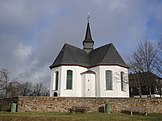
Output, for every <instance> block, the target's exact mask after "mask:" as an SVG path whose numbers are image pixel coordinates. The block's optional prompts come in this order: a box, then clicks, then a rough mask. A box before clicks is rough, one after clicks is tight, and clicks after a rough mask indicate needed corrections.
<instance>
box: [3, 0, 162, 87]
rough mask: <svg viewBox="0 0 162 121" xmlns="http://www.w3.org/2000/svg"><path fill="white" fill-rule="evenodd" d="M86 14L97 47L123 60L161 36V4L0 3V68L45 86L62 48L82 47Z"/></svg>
mask: <svg viewBox="0 0 162 121" xmlns="http://www.w3.org/2000/svg"><path fill="white" fill-rule="evenodd" d="M88 12H90V26H91V32H92V37H93V40H94V41H95V47H99V46H101V45H104V44H107V43H110V42H111V43H114V45H115V47H116V48H117V50H118V51H119V53H120V54H121V55H122V56H123V57H126V56H128V55H130V54H131V52H133V50H135V48H136V47H137V45H138V43H139V42H140V41H143V40H151V41H155V40H158V39H159V38H160V37H161V36H162V0H0V69H1V68H7V69H8V70H9V72H10V75H11V78H13V77H18V78H19V79H21V80H22V81H32V82H34V83H36V82H45V83H47V84H49V82H50V69H49V66H50V65H51V64H52V63H53V61H54V59H55V57H56V56H57V54H58V53H59V51H60V49H61V48H62V46H63V45H64V43H69V44H72V45H75V46H77V47H80V48H82V41H83V39H84V35H85V28H86V23H87V19H86V18H87V13H88Z"/></svg>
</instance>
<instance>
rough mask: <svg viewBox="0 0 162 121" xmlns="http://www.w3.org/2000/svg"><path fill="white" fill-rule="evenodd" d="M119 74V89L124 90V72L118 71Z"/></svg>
mask: <svg viewBox="0 0 162 121" xmlns="http://www.w3.org/2000/svg"><path fill="white" fill-rule="evenodd" d="M120 75H121V91H124V72H120Z"/></svg>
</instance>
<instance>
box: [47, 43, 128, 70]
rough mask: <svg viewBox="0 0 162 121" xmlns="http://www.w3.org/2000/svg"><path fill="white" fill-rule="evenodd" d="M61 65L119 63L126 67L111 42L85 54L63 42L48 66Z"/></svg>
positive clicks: (81, 50) (90, 65) (85, 65)
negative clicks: (57, 53)
mask: <svg viewBox="0 0 162 121" xmlns="http://www.w3.org/2000/svg"><path fill="white" fill-rule="evenodd" d="M61 65H79V66H84V67H92V66H97V65H119V66H123V67H126V68H128V66H127V65H126V64H125V63H124V61H123V59H122V58H121V56H120V55H119V53H118V52H117V50H116V49H115V47H114V45H113V44H107V45H104V46H102V47H99V48H97V49H94V50H92V51H91V52H90V53H89V54H87V53H86V52H85V51H84V50H83V49H80V48H77V47H75V46H72V45H69V44H65V45H64V46H63V48H62V49H61V51H60V53H59V55H58V56H57V57H56V59H55V61H54V62H53V64H52V65H51V66H50V68H51V69H52V68H54V67H57V66H61Z"/></svg>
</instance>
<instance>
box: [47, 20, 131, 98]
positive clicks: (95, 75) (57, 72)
mask: <svg viewBox="0 0 162 121" xmlns="http://www.w3.org/2000/svg"><path fill="white" fill-rule="evenodd" d="M50 69H51V84H50V96H51V97H52V96H58V97H129V84H128V66H127V65H126V64H125V62H124V61H123V59H122V57H121V56H120V54H119V53H118V51H117V50H116V48H115V47H114V45H113V44H112V43H109V44H106V45H103V46H101V47H98V48H94V41H93V39H92V36H91V29H90V22H89V20H88V21H87V27H86V33H85V39H84V41H83V48H78V47H76V46H74V45H70V44H64V46H63V47H62V49H61V51H60V52H59V54H58V56H57V57H56V59H55V60H54V62H53V64H52V65H51V66H50Z"/></svg>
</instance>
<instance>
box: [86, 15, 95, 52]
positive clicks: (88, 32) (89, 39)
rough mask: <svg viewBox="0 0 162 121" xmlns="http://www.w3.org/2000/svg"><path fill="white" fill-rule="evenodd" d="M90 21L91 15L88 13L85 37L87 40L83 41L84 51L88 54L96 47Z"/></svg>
mask: <svg viewBox="0 0 162 121" xmlns="http://www.w3.org/2000/svg"><path fill="white" fill-rule="evenodd" d="M89 20H90V13H88V17H87V29H86V35H85V40H84V41H83V49H84V50H85V51H86V52H87V53H89V52H90V51H91V50H93V45H94V41H93V40H92V36H91V30H90V25H89Z"/></svg>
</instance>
